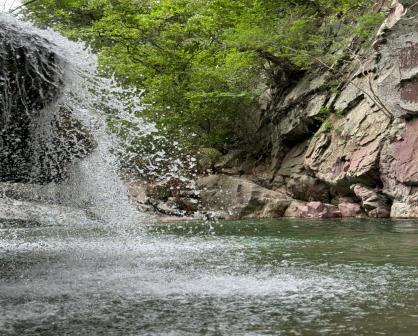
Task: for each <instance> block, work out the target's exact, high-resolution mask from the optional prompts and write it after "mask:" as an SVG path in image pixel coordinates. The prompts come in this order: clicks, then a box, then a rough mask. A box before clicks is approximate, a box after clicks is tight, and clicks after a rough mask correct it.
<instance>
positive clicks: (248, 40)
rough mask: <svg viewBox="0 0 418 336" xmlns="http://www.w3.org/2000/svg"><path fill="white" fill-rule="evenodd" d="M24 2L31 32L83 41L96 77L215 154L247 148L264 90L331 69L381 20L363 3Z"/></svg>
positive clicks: (366, 0)
mask: <svg viewBox="0 0 418 336" xmlns="http://www.w3.org/2000/svg"><path fill="white" fill-rule="evenodd" d="M26 3H27V7H26V10H25V13H26V15H29V16H30V17H31V18H33V19H34V20H35V21H36V22H38V23H39V24H41V25H44V26H51V27H53V28H54V29H57V30H59V31H61V32H62V33H64V34H65V35H67V36H69V37H71V38H72V39H81V40H84V41H86V42H87V43H88V44H89V45H90V46H91V47H92V48H93V49H94V50H95V51H97V52H98V54H99V61H100V66H101V70H102V71H103V73H105V74H108V75H110V74H115V76H116V77H117V78H118V80H119V81H120V82H121V83H124V84H127V85H134V86H137V87H139V88H144V89H145V90H146V94H145V96H144V103H145V104H147V108H146V109H145V110H144V111H142V112H141V113H142V114H143V115H144V116H145V117H146V118H149V119H151V120H153V121H155V122H156V123H157V125H158V126H159V127H160V128H161V129H164V131H165V132H168V133H170V135H171V136H172V137H176V138H177V139H178V140H180V141H181V142H183V143H187V144H189V145H196V146H205V147H214V148H217V149H219V150H221V151H225V150H227V149H229V148H231V147H232V146H234V145H237V144H240V143H243V142H245V141H248V133H247V131H246V129H245V127H243V124H242V122H240V120H241V119H242V116H243V114H251V111H252V110H253V109H254V108H256V105H257V100H258V97H259V95H260V92H261V89H262V88H263V86H264V87H265V85H266V84H267V85H269V83H272V82H273V83H277V82H279V83H280V81H288V80H289V78H292V77H297V76H300V74H301V73H303V72H304V71H306V70H308V69H311V68H312V67H324V68H327V69H334V68H337V67H338V64H339V62H341V60H343V59H344V57H346V56H347V54H346V53H344V52H342V50H349V49H350V45H353V44H352V41H353V38H357V39H358V40H362V41H366V40H370V38H371V37H373V36H374V33H373V31H374V30H375V29H376V27H377V25H378V24H379V23H380V22H381V20H382V14H381V13H379V12H378V6H379V4H378V3H375V2H374V1H372V2H371V1H369V0H331V1H330V0H292V1H277V0H234V1H231V0H193V1H192V0H90V1H84V0H35V1H30V0H29V1H26ZM355 45H356V46H358V44H355ZM192 134H195V136H191V135H192Z"/></svg>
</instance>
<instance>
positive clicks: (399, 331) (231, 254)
mask: <svg viewBox="0 0 418 336" xmlns="http://www.w3.org/2000/svg"><path fill="white" fill-rule="evenodd" d="M0 335H4V336H8V335H19V336H20V335H339V336H343V335H399V336H400V335H418V221H391V220H329V221H302V220H284V219H283V220H266V221H252V220H249V221H236V222H219V223H176V224H152V225H138V224H132V226H129V227H126V226H125V227H115V226H109V225H104V224H103V223H97V225H92V224H91V223H90V224H89V225H83V223H80V225H79V226H68V227H67V226H49V227H45V226H37V227H31V226H30V225H29V227H25V226H24V225H21V224H16V225H14V224H13V223H9V225H3V229H0Z"/></svg>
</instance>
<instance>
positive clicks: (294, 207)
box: [284, 201, 342, 219]
mask: <svg viewBox="0 0 418 336" xmlns="http://www.w3.org/2000/svg"><path fill="white" fill-rule="evenodd" d="M284 217H296V218H311V219H321V218H338V217H342V215H341V212H340V210H339V209H338V207H336V206H335V205H332V204H325V203H321V202H301V201H293V202H292V203H291V204H290V206H289V207H288V208H287V210H286V212H285V213H284Z"/></svg>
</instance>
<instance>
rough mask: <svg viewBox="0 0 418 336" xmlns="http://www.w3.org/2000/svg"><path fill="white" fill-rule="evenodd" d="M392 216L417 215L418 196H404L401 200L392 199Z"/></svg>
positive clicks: (406, 216)
mask: <svg viewBox="0 0 418 336" xmlns="http://www.w3.org/2000/svg"><path fill="white" fill-rule="evenodd" d="M390 217H392V218H417V217H418V197H417V196H416V195H415V196H411V197H406V198H404V199H403V200H402V201H394V202H393V204H392V208H391V211H390Z"/></svg>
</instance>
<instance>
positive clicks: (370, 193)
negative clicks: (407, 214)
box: [351, 184, 391, 218]
mask: <svg viewBox="0 0 418 336" xmlns="http://www.w3.org/2000/svg"><path fill="white" fill-rule="evenodd" d="M351 189H352V190H353V192H354V194H355V195H356V196H357V197H358V198H359V199H360V200H361V206H362V207H363V209H364V211H366V213H367V215H368V216H369V217H376V218H386V217H389V216H390V207H391V204H390V201H389V199H388V198H387V197H385V196H384V195H382V194H381V193H379V192H378V191H376V190H374V189H372V188H369V187H366V186H364V185H361V184H354V185H352V186H351Z"/></svg>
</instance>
